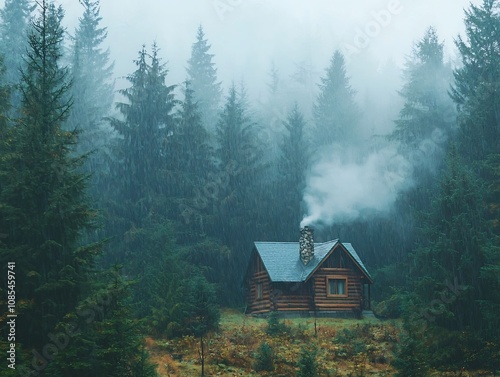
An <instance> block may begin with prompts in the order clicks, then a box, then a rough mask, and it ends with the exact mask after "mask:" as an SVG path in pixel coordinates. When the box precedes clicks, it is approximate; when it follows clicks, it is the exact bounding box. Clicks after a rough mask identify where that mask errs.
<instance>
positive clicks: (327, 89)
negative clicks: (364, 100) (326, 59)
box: [313, 51, 359, 147]
mask: <svg viewBox="0 0 500 377" xmlns="http://www.w3.org/2000/svg"><path fill="white" fill-rule="evenodd" d="M319 87H320V93H319V95H318V98H317V100H316V103H315V104H314V109H313V116H314V123H315V128H314V134H313V141H314V145H315V146H316V147H320V146H325V145H331V144H334V143H345V142H346V141H347V140H352V138H353V137H354V136H355V135H356V132H357V126H358V121H359V109H358V106H357V105H356V103H355V99H354V95H355V91H354V90H353V89H352V88H351V85H350V83H349V78H348V76H347V72H346V67H345V59H344V56H343V55H342V53H341V52H340V51H335V53H334V54H333V56H332V59H331V60H330V65H329V67H328V68H327V69H326V75H325V77H323V78H321V84H320V85H319Z"/></svg>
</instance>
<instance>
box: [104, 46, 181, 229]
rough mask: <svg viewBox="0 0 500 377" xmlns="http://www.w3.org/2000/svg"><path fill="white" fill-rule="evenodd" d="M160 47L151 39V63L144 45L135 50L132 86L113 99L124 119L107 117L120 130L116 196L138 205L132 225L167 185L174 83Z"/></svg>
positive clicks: (148, 208)
mask: <svg viewBox="0 0 500 377" xmlns="http://www.w3.org/2000/svg"><path fill="white" fill-rule="evenodd" d="M158 52H159V49H158V47H157V46H156V44H155V45H153V48H152V54H151V57H150V59H151V61H150V63H148V53H147V51H146V49H145V47H143V48H142V50H141V51H140V52H139V57H138V59H137V61H136V65H137V70H136V71H135V72H134V73H133V74H131V75H129V76H128V77H127V79H128V81H129V82H130V83H131V87H129V88H127V89H123V90H120V94H122V95H123V96H124V97H125V98H126V99H127V100H128V102H120V103H118V104H117V108H118V110H119V111H120V112H121V114H122V115H123V120H119V119H117V118H113V119H111V125H112V127H113V128H114V129H115V130H116V131H117V132H118V134H119V135H120V139H118V140H117V148H116V154H117V161H118V164H117V166H116V172H115V174H116V178H117V179H119V180H120V181H121V184H120V186H121V188H120V191H121V192H120V193H119V195H120V200H124V201H126V203H129V204H127V205H128V206H131V207H130V208H131V209H133V211H132V212H134V211H136V210H137V211H139V212H136V213H135V214H134V215H133V216H132V218H129V221H130V222H131V223H134V224H135V225H136V226H137V225H139V224H140V222H141V219H142V218H143V217H144V216H145V215H146V214H147V212H148V211H149V210H151V208H150V206H151V203H152V201H153V199H154V197H155V196H158V195H160V193H164V194H165V193H166V191H167V190H168V186H166V185H165V183H168V182H165V177H164V176H162V174H165V170H166V165H165V164H166V161H165V158H164V156H165V151H164V145H165V143H166V139H167V137H168V136H169V134H171V133H172V132H173V131H174V119H173V114H172V112H173V109H174V106H175V104H176V101H175V99H174V94H173V90H174V88H175V85H172V86H167V85H166V83H165V80H166V76H167V73H168V70H167V69H166V68H165V66H164V65H163V64H162V63H161V59H160V57H159V56H158ZM113 195H114V193H113ZM122 204H123V203H121V204H120V205H122Z"/></svg>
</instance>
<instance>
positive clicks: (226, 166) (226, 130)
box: [212, 85, 264, 298]
mask: <svg viewBox="0 0 500 377" xmlns="http://www.w3.org/2000/svg"><path fill="white" fill-rule="evenodd" d="M217 141H218V147H217V150H216V158H217V163H218V174H219V175H220V177H221V182H222V183H221V185H220V190H218V198H219V199H218V206H217V209H216V213H217V215H216V224H217V228H215V229H212V231H213V232H214V234H216V235H218V237H220V239H221V240H222V242H224V243H225V244H227V245H229V246H231V248H232V250H233V251H235V255H234V256H233V258H231V259H230V260H229V263H230V264H231V265H230V266H226V267H225V268H226V269H227V270H226V271H229V273H225V276H224V277H225V279H227V281H226V282H225V284H227V285H228V286H227V289H228V290H229V291H231V292H232V291H234V289H235V287H234V283H231V281H233V282H234V281H236V280H231V279H241V278H240V276H241V275H242V274H243V269H244V266H243V265H242V263H241V262H240V261H241V260H246V257H247V255H248V253H249V250H248V245H249V244H250V243H251V242H253V237H254V236H255V233H256V226H257V225H258V224H259V219H258V218H259V212H258V210H259V208H260V207H259V204H260V201H261V200H262V198H263V192H262V190H261V186H260V174H261V173H262V172H263V169H264V164H263V162H262V157H261V155H262V154H261V146H260V143H259V140H258V139H257V135H256V125H255V123H253V122H252V121H251V120H250V118H249V117H248V115H247V110H246V108H245V107H244V106H243V104H242V103H241V99H240V97H239V96H238V94H237V92H236V89H235V87H234V85H233V86H232V87H231V89H230V90H229V95H228V97H227V100H226V104H225V106H224V109H223V111H222V113H221V116H220V121H219V124H218V127H217ZM242 229H245V232H243V234H242V232H241V230H242ZM236 235H237V236H236ZM233 274H234V275H233ZM223 289H225V288H224V287H223ZM236 297H238V298H241V295H240V294H237V296H236ZM227 298H229V297H227Z"/></svg>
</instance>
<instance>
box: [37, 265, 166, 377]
mask: <svg viewBox="0 0 500 377" xmlns="http://www.w3.org/2000/svg"><path fill="white" fill-rule="evenodd" d="M106 275H107V276H105V279H106V281H105V284H103V283H100V285H101V287H100V288H99V289H96V290H95V292H94V293H92V294H91V295H90V296H89V297H87V298H86V299H85V300H83V301H82V302H81V303H80V304H79V306H78V308H77V310H76V311H75V312H73V313H71V314H69V315H68V316H67V317H66V318H65V321H64V322H63V323H61V324H60V325H59V326H58V331H59V333H58V336H59V339H58V340H59V341H60V342H61V344H62V345H65V347H62V346H61V349H60V350H59V353H58V355H57V357H56V358H54V360H53V361H52V362H51V363H49V364H48V367H47V369H46V370H44V371H43V372H44V373H43V375H46V376H51V377H66V376H73V377H88V376H95V377H98V376H109V377H115V376H116V377H122V376H125V377H155V376H157V374H156V371H155V367H154V366H153V365H152V364H151V362H150V361H149V359H148V354H147V352H146V350H145V347H144V335H143V334H144V331H145V329H144V326H142V325H141V323H140V322H138V321H137V320H136V319H134V318H133V316H132V310H131V299H130V296H131V287H130V285H131V283H130V282H126V281H124V279H123V278H122V277H121V276H120V273H119V271H118V270H117V269H113V270H112V271H111V273H108V272H107V273H106ZM98 279H101V277H99V278H98ZM71 326H72V327H73V328H77V329H78V334H77V336H72V337H69V336H66V337H65V336H64V335H63V334H67V333H68V330H67V329H68V328H71Z"/></svg>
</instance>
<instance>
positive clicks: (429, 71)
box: [391, 27, 455, 157]
mask: <svg viewBox="0 0 500 377" xmlns="http://www.w3.org/2000/svg"><path fill="white" fill-rule="evenodd" d="M404 77H405V83H404V86H403V88H402V90H401V91H400V95H401V96H402V97H403V99H404V101H405V103H404V107H403V109H402V110H401V111H400V113H399V119H398V120H397V121H396V129H395V131H394V132H393V133H392V134H391V138H392V139H395V140H397V141H399V142H400V143H401V147H402V148H401V149H402V152H403V153H404V152H405V151H414V150H415V149H418V148H419V147H420V146H421V143H422V142H424V141H425V140H428V139H431V138H432V137H433V133H434V132H436V131H440V133H441V135H439V139H443V136H442V134H445V135H448V134H449V133H450V131H451V130H452V129H453V128H454V125H455V111H454V109H453V103H452V101H451V99H450V98H449V96H448V89H449V86H450V84H451V81H452V70H451V67H450V66H449V64H445V62H444V57H443V43H440V42H439V39H438V36H437V33H436V30H435V29H434V28H432V27H431V28H429V29H428V30H427V32H426V33H425V35H424V37H423V38H422V39H421V40H420V41H419V42H418V43H416V45H415V47H414V50H413V54H412V56H411V58H409V59H408V60H407V62H406V69H405V71H404ZM435 138H436V139H438V137H435ZM436 141H438V140H436ZM427 157H428V156H427Z"/></svg>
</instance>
